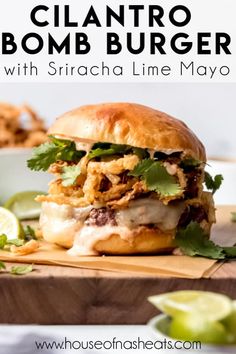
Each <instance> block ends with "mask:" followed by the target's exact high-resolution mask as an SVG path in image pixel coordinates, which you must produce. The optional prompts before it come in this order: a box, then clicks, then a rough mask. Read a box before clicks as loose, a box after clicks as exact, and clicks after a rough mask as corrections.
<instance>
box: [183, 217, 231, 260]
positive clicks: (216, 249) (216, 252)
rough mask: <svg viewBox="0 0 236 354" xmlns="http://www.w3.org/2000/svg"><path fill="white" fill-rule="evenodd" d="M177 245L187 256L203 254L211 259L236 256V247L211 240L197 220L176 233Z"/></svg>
mask: <svg viewBox="0 0 236 354" xmlns="http://www.w3.org/2000/svg"><path fill="white" fill-rule="evenodd" d="M176 243H177V246H178V247H179V248H180V249H181V251H182V252H183V253H184V254H185V255H187V256H201V257H206V258H211V259H227V258H235V257H236V247H222V246H219V245H216V244H215V243H214V242H213V241H211V240H209V236H208V235H207V234H206V233H205V232H204V230H203V229H202V228H201V226H200V225H199V224H198V223H197V222H191V223H190V224H189V225H188V226H187V227H186V228H182V229H180V230H179V231H178V232H177V235H176Z"/></svg>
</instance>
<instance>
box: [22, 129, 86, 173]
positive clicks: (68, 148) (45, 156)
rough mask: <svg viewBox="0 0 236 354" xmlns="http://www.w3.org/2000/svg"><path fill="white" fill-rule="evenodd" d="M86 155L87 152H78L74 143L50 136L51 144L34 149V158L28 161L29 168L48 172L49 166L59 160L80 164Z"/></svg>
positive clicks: (47, 143)
mask: <svg viewBox="0 0 236 354" xmlns="http://www.w3.org/2000/svg"><path fill="white" fill-rule="evenodd" d="M85 154H86V152H85V151H78V150H76V145H75V143H74V142H73V141H70V140H64V139H57V138H54V137H52V136H50V141H49V142H46V143H44V144H42V145H40V146H38V147H36V148H34V149H33V155H32V158H31V159H29V160H28V161H27V166H28V167H29V168H30V169H31V170H34V171H40V170H42V171H47V170H48V168H49V166H50V165H51V164H52V163H54V162H56V161H58V160H62V161H74V162H79V160H80V159H81V158H82V157H83V156H84V155H85Z"/></svg>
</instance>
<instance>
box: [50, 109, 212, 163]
mask: <svg viewBox="0 0 236 354" xmlns="http://www.w3.org/2000/svg"><path fill="white" fill-rule="evenodd" d="M48 134H49V135H54V136H59V137H61V138H69V139H72V140H76V141H81V142H88V143H95V142H108V143H113V144H125V145H131V146H136V147H141V148H148V149H152V150H155V151H162V152H165V153H171V152H175V151H183V152H184V154H185V155H186V156H191V157H193V158H195V159H198V160H200V161H206V154H205V149H204V146H203V145H202V143H201V142H200V140H199V139H198V138H197V137H196V135H195V134H194V133H193V132H192V131H191V130H190V129H189V128H188V127H187V125H186V124H185V123H183V122H182V121H180V120H178V119H176V118H173V117H171V116H169V115H167V114H166V113H163V112H160V111H158V110H155V109H152V108H149V107H146V106H143V105H140V104H134V103H104V104H97V105H89V106H82V107H80V108H77V109H75V110H72V111H70V112H68V113H66V114H64V115H63V116H61V117H59V118H58V119H57V120H56V121H55V123H54V124H53V125H52V127H51V128H50V129H49V131H48Z"/></svg>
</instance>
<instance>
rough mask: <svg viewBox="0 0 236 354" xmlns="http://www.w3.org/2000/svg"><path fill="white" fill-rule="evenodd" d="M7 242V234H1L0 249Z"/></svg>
mask: <svg viewBox="0 0 236 354" xmlns="http://www.w3.org/2000/svg"><path fill="white" fill-rule="evenodd" d="M6 244H7V236H6V235H5V234H3V235H0V249H3V248H4V247H5V246H6Z"/></svg>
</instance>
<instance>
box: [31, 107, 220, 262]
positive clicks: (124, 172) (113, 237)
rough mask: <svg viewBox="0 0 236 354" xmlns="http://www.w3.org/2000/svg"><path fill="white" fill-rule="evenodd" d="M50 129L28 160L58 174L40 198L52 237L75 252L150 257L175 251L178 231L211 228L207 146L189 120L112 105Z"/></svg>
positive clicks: (78, 113) (46, 232) (72, 115)
mask: <svg viewBox="0 0 236 354" xmlns="http://www.w3.org/2000/svg"><path fill="white" fill-rule="evenodd" d="M48 134H49V139H50V140H49V142H47V143H45V144H43V145H41V146H40V147H38V148H35V149H34V151H33V157H32V159H30V160H29V161H28V166H29V167H30V168H31V169H33V170H37V171H38V170H44V171H46V170H49V172H50V173H52V174H54V175H55V179H54V180H53V181H52V182H51V183H50V187H49V193H48V195H46V196H45V195H42V196H38V197H37V200H38V201H39V202H42V213H41V217H40V225H41V228H42V233H43V237H44V238H45V240H47V241H49V242H53V243H56V244H58V245H62V246H64V247H66V248H71V250H70V253H71V254H73V255H98V254H113V255H115V254H137V253H142V254H150V253H160V252H164V251H168V250H171V249H173V247H174V246H175V235H176V232H177V230H178V229H179V228H183V227H186V226H187V225H188V224H190V223H191V222H192V221H194V222H197V223H199V225H200V226H201V228H202V229H203V230H204V231H205V232H206V233H208V234H209V233H210V229H211V225H212V223H214V222H215V209H214V203H213V199H212V193H211V192H204V191H203V183H204V178H205V176H206V174H205V172H204V167H205V162H206V155H205V149H204V147H203V145H202V143H201V142H200V141H199V140H198V138H197V137H196V136H195V135H194V133H193V132H192V131H191V130H190V129H189V128H188V127H187V126H186V125H185V124H184V123H183V122H181V121H179V120H177V119H175V118H172V117H170V116H169V115H167V114H165V113H162V112H159V111H157V110H154V109H151V108H148V107H145V106H142V105H138V104H129V103H108V104H100V105H91V106H83V107H80V108H78V109H76V110H73V111H71V112H69V113H67V114H65V115H63V116H62V117H60V118H58V119H57V120H56V122H55V123H54V125H53V126H52V127H51V128H50V129H49V132H48ZM208 177H209V176H208ZM208 184H210V183H208Z"/></svg>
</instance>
